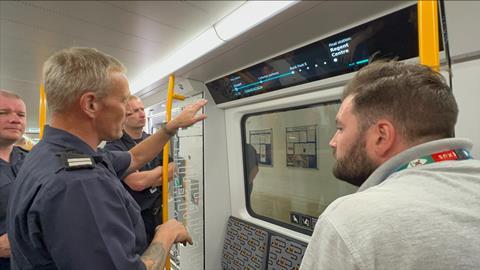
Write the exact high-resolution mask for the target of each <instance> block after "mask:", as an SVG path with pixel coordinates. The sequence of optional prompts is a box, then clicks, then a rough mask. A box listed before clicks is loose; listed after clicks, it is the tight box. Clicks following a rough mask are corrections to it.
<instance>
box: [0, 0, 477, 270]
mask: <svg viewBox="0 0 480 270" xmlns="http://www.w3.org/2000/svg"><path fill="white" fill-rule="evenodd" d="M248 2H249V1H198V2H197V1H178V2H175V1H172V2H155V1H153V2H150V1H143V2H142V1H141V2H137V3H135V1H112V2H111V1H108V2H100V3H97V2H91V1H83V2H82V1H77V2H72V3H70V2H69V1H58V2H57V1H52V2H48V1H47V2H42V1H40V2H37V1H33V2H29V1H16V2H9V1H6V2H4V1H2V2H0V8H1V10H0V16H1V17H0V21H1V24H2V25H1V31H0V35H1V41H0V52H1V60H0V72H1V74H0V76H1V77H0V79H1V80H0V88H5V89H10V90H12V91H14V92H18V93H19V94H20V95H21V96H22V97H25V99H26V102H27V108H28V110H29V112H28V129H27V133H28V134H27V135H30V137H31V138H32V139H33V140H38V132H39V126H38V121H37V119H38V113H37V111H39V109H38V108H39V105H38V100H39V94H38V89H39V88H40V85H41V64H42V63H43V61H44V60H45V59H46V57H48V55H49V54H51V53H52V52H54V51H55V50H58V49H61V48H64V47H69V46H88V47H96V48H98V49H100V50H103V51H105V52H107V53H109V54H112V55H114V56H116V57H118V58H119V60H120V61H122V62H124V63H125V65H126V66H127V68H128V70H129V73H128V74H127V75H129V78H130V88H131V91H132V93H134V94H135V95H137V96H139V97H140V98H141V99H142V101H143V102H144V104H145V111H146V113H147V116H148V121H147V126H146V128H145V129H146V131H148V132H154V131H156V130H157V129H159V128H160V127H161V126H162V124H163V123H164V122H165V121H166V119H167V118H166V107H168V106H166V104H167V95H168V85H169V77H168V75H169V74H170V73H172V74H174V75H175V77H174V78H173V77H170V82H172V83H173V89H174V92H175V93H177V94H180V95H183V96H184V97H185V100H183V101H182V100H174V101H173V107H172V114H173V115H175V114H176V113H178V112H179V111H180V110H181V109H182V108H183V107H184V106H185V105H186V104H189V103H191V102H193V101H195V100H198V99H201V98H205V99H207V100H208V101H209V102H208V104H207V105H206V107H205V108H204V113H205V114H206V115H207V116H208V118H207V119H206V120H205V121H203V122H201V123H197V124H195V125H194V126H192V127H189V128H187V129H182V130H179V132H178V133H177V135H176V136H174V137H173V138H172V140H171V142H170V144H171V152H170V154H171V156H173V158H174V161H175V163H176V164H177V167H178V171H177V173H176V174H175V178H174V181H173V182H172V184H171V185H170V187H169V204H168V209H169V217H170V218H176V219H178V220H179V221H181V222H183V223H184V224H185V225H186V226H187V228H188V230H189V232H190V233H191V235H192V236H193V240H194V245H193V246H188V247H183V246H181V245H178V246H176V247H174V248H173V249H172V251H171V267H172V268H173V269H298V267H299V265H300V263H301V260H302V256H303V252H304V251H305V248H306V247H307V245H308V243H309V239H310V236H311V234H312V232H313V228H314V226H315V222H316V220H317V218H318V216H319V215H321V213H322V212H323V210H324V209H325V208H326V207H327V206H328V205H329V204H330V203H331V202H332V201H334V200H335V199H337V198H338V197H341V196H344V195H347V194H351V193H354V192H355V191H356V187H355V186H353V185H350V184H348V183H346V182H342V181H339V180H337V179H336V178H335V177H334V176H333V174H332V172H331V167H332V164H333V162H334V160H333V156H332V151H331V149H330V147H329V145H328V142H329V140H330V138H331V136H332V135H333V134H334V133H335V115H336V112H337V111H338V108H339V106H340V102H341V101H340V97H341V93H342V89H343V87H344V86H345V84H346V83H347V82H348V80H349V79H350V78H352V77H353V75H354V74H355V71H357V70H358V69H360V68H361V67H362V66H365V65H367V64H368V63H369V61H371V60H372V59H373V57H379V58H387V59H388V58H395V57H396V58H397V59H398V60H400V61H410V62H419V56H418V42H419V41H418V36H419V32H418V16H419V15H418V9H417V1H299V2H295V3H293V4H291V5H289V6H287V7H285V8H283V9H281V10H280V11H278V12H277V13H275V14H273V15H272V16H271V17H270V18H268V19H267V20H264V21H263V22H261V23H258V24H256V25H253V26H251V27H250V28H249V29H248V30H246V31H244V32H242V33H241V34H239V35H237V36H233V37H226V38H225V37H224V38H223V39H221V40H220V41H219V42H218V44H213V45H212V47H213V49H211V50H209V51H207V50H205V51H204V52H202V53H201V55H196V56H189V57H190V59H187V60H188V61H187V62H186V63H185V64H182V65H180V64H175V63H176V60H177V59H180V58H182V57H187V56H182V55H181V54H178V53H177V54H176V52H178V51H176V49H179V48H182V46H184V45H185V44H187V45H186V46H185V47H188V46H189V45H188V43H186V42H187V41H189V40H190V41H192V40H193V41H194V40H195V37H203V36H202V33H206V32H208V31H209V30H207V31H205V29H210V27H211V26H212V25H214V24H215V23H217V22H218V21H221V20H222V18H225V17H226V16H227V15H229V14H231V13H233V11H235V10H237V9H239V8H240V7H241V6H242V5H246V4H247V3H248ZM442 3H443V9H441V11H442V14H441V16H439V32H440V35H439V37H440V39H439V43H440V71H441V73H442V74H443V75H444V76H445V77H446V78H447V80H448V81H449V83H450V84H451V87H452V91H453V93H454V95H455V97H456V99H457V102H458V106H459V110H460V114H459V118H458V122H457V125H456V130H455V136H456V137H465V138H469V139H471V140H472V141H473V143H474V147H473V149H472V154H473V156H474V157H476V158H478V157H479V156H480V124H479V122H478V119H477V116H478V115H480V106H478V101H479V100H480V91H479V90H480V76H479V74H480V49H479V47H478V44H479V43H480V34H479V32H478V30H477V29H476V27H477V25H480V18H479V17H478V15H477V13H478V11H479V10H480V2H476V1H444V2H442ZM108 12H112V13H111V14H112V16H105V14H108ZM439 14H440V12H439ZM162 16H163V17H162ZM184 16H185V17H184ZM187 16H190V17H188V18H187ZM106 17H108V18H106ZM159 18H166V19H165V21H163V22H162V24H160V25H161V26H158V25H157V24H156V23H158V20H159ZM109 20H111V22H109ZM127 23H130V24H129V25H126V24H127ZM165 25H166V26H165ZM162 27H163V28H162ZM69 28H70V29H69ZM214 29H215V28H214ZM157 30H158V33H157V32H156V31H157ZM169 31H170V32H171V33H169ZM204 31H205V32H204ZM88 33H90V34H88ZM153 33H156V34H153ZM162 35H166V36H167V37H168V38H165V39H164V40H163V39H162V38H163V36H162ZM217 35H218V33H217ZM125 36H128V38H125ZM122 38H125V39H124V40H122ZM204 38H207V39H209V37H207V36H206V37H204ZM124 42H126V44H125V43H124ZM135 42H138V43H139V44H134V43H135ZM162 42H164V43H163V44H162ZM212 42H213V41H212ZM152 44H155V45H158V44H162V46H160V45H158V46H157V47H155V46H153V45H152ZM185 47H183V48H185ZM158 48H164V51H162V52H160V53H157V54H155V53H156V51H155V50H158ZM141 50H144V52H145V53H143V54H142V53H139V52H141ZM147 52H148V53H147ZM377 53H378V54H377ZM153 55H155V56H156V57H158V58H159V59H163V60H164V62H162V63H163V64H170V65H173V66H174V67H172V70H170V71H169V72H166V71H165V72H164V71H163V70H154V69H153V70H154V72H157V74H159V75H158V76H156V77H155V76H154V77H145V76H146V75H145V74H147V75H148V73H149V72H150V73H151V72H152V71H151V70H150V71H149V70H148V68H147V67H154V66H155V64H156V63H155V62H154V61H152V60H151V59H149V58H150V57H153ZM169 57H170V58H169ZM165 59H166V60H165ZM179 61H180V60H179ZM182 61H183V60H182ZM145 70H146V72H143V71H145ZM142 72H143V73H142ZM162 72H163V73H162ZM23 73H25V74H26V75H22V74H23ZM27 73H28V74H27ZM143 75H145V76H144V77H142V76H143ZM22 76H23V77H22ZM152 78H153V79H152ZM17 89H18V90H17ZM47 123H48V117H47ZM252 153H253V154H252ZM252 160H256V161H257V164H256V165H255V169H254V172H253V173H252V166H251V163H252Z"/></svg>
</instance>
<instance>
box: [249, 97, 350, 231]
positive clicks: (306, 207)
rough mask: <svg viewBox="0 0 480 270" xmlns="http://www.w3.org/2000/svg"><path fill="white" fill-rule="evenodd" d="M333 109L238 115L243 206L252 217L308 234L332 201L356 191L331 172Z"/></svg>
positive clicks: (326, 105)
mask: <svg viewBox="0 0 480 270" xmlns="http://www.w3.org/2000/svg"><path fill="white" fill-rule="evenodd" d="M339 106H340V104H339V102H330V103H322V104H317V105H313V106H308V107H302V108H293V109H287V110H285V109H284V110H281V111H274V112H265V113H256V114H250V115H245V116H244V117H243V119H242V128H243V143H244V147H243V154H244V164H245V181H246V188H247V193H246V194H247V205H248V206H247V207H248V209H249V212H250V213H251V214H252V215H253V216H255V217H258V218H261V219H264V220H267V221H270V222H273V223H276V224H280V225H283V226H286V227H289V228H292V229H295V230H298V231H301V232H304V233H307V234H308V233H311V231H313V228H314V226H315V223H316V219H317V218H318V216H319V215H320V214H321V213H322V212H323V211H324V210H325V208H326V207H327V206H328V205H329V204H330V203H331V202H332V201H334V200H335V199H336V198H338V197H340V196H344V195H347V194H350V193H353V192H355V191H356V189H357V187H355V186H353V185H350V184H348V183H346V182H343V181H340V180H338V179H336V178H335V177H334V176H333V174H332V166H333V163H334V159H333V155H332V150H331V149H330V147H329V145H328V142H329V141H330V138H331V137H332V136H333V134H334V133H335V115H336V113H337V111H338V108H339ZM264 148H265V149H264ZM267 148H268V150H267ZM262 151H263V152H262ZM262 153H264V155H263V156H262ZM262 157H263V159H262ZM272 161H275V162H272ZM259 165H260V166H259ZM261 165H268V166H261Z"/></svg>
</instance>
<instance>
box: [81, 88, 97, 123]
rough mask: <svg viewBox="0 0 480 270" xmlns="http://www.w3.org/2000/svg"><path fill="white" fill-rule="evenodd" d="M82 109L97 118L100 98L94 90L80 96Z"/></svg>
mask: <svg viewBox="0 0 480 270" xmlns="http://www.w3.org/2000/svg"><path fill="white" fill-rule="evenodd" d="M80 109H81V111H82V112H83V113H85V114H86V115H87V116H88V117H90V118H95V113H96V112H97V111H98V109H99V108H98V98H97V96H96V95H95V93H93V92H85V93H83V94H82V95H81V96H80Z"/></svg>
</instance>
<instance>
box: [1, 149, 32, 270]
mask: <svg viewBox="0 0 480 270" xmlns="http://www.w3.org/2000/svg"><path fill="white" fill-rule="evenodd" d="M27 153H28V151H26V150H23V149H22V148H20V147H18V146H14V147H13V149H12V153H10V161H9V162H6V161H5V160H3V159H1V158H0V235H3V234H6V233H7V223H6V218H7V203H8V198H9V197H10V191H11V188H12V183H13V180H15V177H16V176H17V174H18V171H19V170H20V167H21V166H22V164H23V160H24V159H25V157H26V155H27ZM9 262H10V259H8V258H0V270H8V269H10V263H9Z"/></svg>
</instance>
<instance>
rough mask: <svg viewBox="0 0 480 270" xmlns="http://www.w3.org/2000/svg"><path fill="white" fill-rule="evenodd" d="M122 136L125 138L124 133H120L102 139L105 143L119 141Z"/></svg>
mask: <svg viewBox="0 0 480 270" xmlns="http://www.w3.org/2000/svg"><path fill="white" fill-rule="evenodd" d="M122 136H123V131H120V132H119V133H117V134H112V135H109V136H105V137H104V138H102V140H104V141H115V140H118V139H120V138H122Z"/></svg>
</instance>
